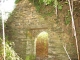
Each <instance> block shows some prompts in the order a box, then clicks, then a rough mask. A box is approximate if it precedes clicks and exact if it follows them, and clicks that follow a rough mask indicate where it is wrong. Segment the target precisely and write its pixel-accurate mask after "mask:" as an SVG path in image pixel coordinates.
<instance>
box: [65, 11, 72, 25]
mask: <svg viewBox="0 0 80 60" xmlns="http://www.w3.org/2000/svg"><path fill="white" fill-rule="evenodd" d="M70 20H71V16H70V11H69V10H68V12H67V14H66V16H65V24H66V25H68V24H70Z"/></svg>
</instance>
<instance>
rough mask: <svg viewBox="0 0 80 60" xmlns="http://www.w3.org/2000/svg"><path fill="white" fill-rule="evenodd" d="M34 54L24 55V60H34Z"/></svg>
mask: <svg viewBox="0 0 80 60" xmlns="http://www.w3.org/2000/svg"><path fill="white" fill-rule="evenodd" d="M35 58H36V57H35V56H34V55H33V54H29V55H27V56H26V59H25V60H35Z"/></svg>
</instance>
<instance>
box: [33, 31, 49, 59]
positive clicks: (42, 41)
mask: <svg viewBox="0 0 80 60" xmlns="http://www.w3.org/2000/svg"><path fill="white" fill-rule="evenodd" d="M48 40H49V37H48V33H47V32H45V31H43V32H40V33H39V34H38V36H37V38H36V40H35V44H36V47H35V48H36V58H37V59H38V58H39V59H44V58H48ZM35 44H34V45H35Z"/></svg>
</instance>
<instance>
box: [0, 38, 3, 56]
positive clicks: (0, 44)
mask: <svg viewBox="0 0 80 60" xmlns="http://www.w3.org/2000/svg"><path fill="white" fill-rule="evenodd" d="M2 54H3V45H2V39H1V38H0V56H1V55H2Z"/></svg>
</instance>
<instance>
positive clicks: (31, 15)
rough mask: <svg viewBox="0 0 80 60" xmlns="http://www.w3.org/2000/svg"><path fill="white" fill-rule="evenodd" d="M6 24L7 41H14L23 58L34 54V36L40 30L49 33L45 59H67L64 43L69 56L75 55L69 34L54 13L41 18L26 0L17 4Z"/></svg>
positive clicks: (74, 56) (73, 56)
mask: <svg viewBox="0 0 80 60" xmlns="http://www.w3.org/2000/svg"><path fill="white" fill-rule="evenodd" d="M6 26H7V27H6V30H7V31H6V33H7V35H8V37H9V41H12V42H14V45H13V48H14V50H15V51H16V52H17V54H18V55H19V56H20V57H22V58H23V60H25V58H26V56H27V55H31V54H34V41H35V38H36V37H37V35H38V34H39V33H40V32H42V31H46V32H48V34H49V47H48V51H49V53H48V59H47V60H53V59H54V60H64V59H65V60H69V59H68V56H67V54H66V52H65V50H64V48H63V45H65V44H66V48H67V51H68V52H69V55H70V57H71V58H75V59H76V57H77V55H76V48H75V45H74V43H72V41H73V40H71V37H70V36H71V35H69V34H67V33H66V32H65V29H64V28H63V26H65V25H64V24H63V23H61V22H58V23H57V20H56V19H55V15H54V17H53V16H51V17H49V18H48V19H45V18H43V17H42V16H41V15H40V14H39V13H38V12H37V11H36V8H35V7H34V5H33V4H32V3H30V2H29V1H28V0H25V1H24V0H23V1H21V2H20V3H19V4H18V5H17V7H16V9H15V10H14V11H13V13H12V15H11V17H10V18H9V19H8V21H7V23H6Z"/></svg>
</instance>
